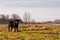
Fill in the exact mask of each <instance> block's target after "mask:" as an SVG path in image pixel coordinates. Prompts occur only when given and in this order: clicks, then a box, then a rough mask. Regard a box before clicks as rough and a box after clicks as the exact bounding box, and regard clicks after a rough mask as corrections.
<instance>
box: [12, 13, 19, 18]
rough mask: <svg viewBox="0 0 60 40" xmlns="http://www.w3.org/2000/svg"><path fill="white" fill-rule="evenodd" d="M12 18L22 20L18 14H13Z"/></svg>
mask: <svg viewBox="0 0 60 40" xmlns="http://www.w3.org/2000/svg"><path fill="white" fill-rule="evenodd" d="M11 16H12V18H13V19H20V17H19V16H18V15H17V14H12V15H11Z"/></svg>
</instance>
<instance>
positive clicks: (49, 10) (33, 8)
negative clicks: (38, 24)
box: [0, 0, 60, 21]
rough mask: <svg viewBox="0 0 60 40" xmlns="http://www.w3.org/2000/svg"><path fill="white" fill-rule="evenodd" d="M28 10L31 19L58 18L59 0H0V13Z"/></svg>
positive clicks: (20, 12) (19, 12)
mask: <svg viewBox="0 0 60 40" xmlns="http://www.w3.org/2000/svg"><path fill="white" fill-rule="evenodd" d="M25 12H29V13H30V14H31V19H35V20H36V21H50V20H52V21H53V20H55V19H60V0H0V14H9V15H11V14H13V13H15V14H18V15H20V17H21V18H23V14H24V13H25Z"/></svg>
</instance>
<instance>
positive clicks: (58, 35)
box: [0, 24, 60, 40]
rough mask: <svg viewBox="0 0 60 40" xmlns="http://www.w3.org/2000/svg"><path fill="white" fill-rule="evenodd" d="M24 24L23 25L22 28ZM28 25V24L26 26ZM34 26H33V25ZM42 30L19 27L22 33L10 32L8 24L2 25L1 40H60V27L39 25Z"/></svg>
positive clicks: (0, 29)
mask: <svg viewBox="0 0 60 40" xmlns="http://www.w3.org/2000/svg"><path fill="white" fill-rule="evenodd" d="M22 25H24V24H21V26H22ZM26 25H28V24H26ZM31 25H32V24H31ZM38 25H40V26H42V28H41V27H40V28H39V26H38V27H33V25H32V26H31V27H32V28H31V27H29V28H30V29H29V28H27V27H26V28H25V27H24V28H22V27H21V26H20V25H19V30H20V31H21V32H14V30H13V31H12V32H8V26H7V24H0V40H60V27H59V26H55V25H49V24H38Z"/></svg>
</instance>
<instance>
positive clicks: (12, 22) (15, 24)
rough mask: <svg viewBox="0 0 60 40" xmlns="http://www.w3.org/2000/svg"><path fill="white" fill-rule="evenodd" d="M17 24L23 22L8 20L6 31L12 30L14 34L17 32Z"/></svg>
mask: <svg viewBox="0 0 60 40" xmlns="http://www.w3.org/2000/svg"><path fill="white" fill-rule="evenodd" d="M19 22H23V21H22V20H21V19H13V20H12V19H10V20H9V27H8V31H12V29H13V28H14V31H15V32H16V31H18V26H19Z"/></svg>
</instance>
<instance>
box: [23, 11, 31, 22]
mask: <svg viewBox="0 0 60 40" xmlns="http://www.w3.org/2000/svg"><path fill="white" fill-rule="evenodd" d="M30 16H31V15H30V13H27V12H26V13H25V14H24V16H23V20H24V22H30V18H31V17H30Z"/></svg>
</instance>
